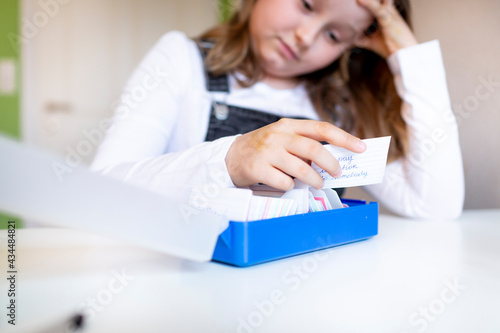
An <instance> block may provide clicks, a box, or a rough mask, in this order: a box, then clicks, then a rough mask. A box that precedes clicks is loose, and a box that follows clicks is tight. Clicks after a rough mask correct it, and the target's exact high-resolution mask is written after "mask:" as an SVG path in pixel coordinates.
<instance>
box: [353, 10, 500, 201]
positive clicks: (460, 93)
mask: <svg viewBox="0 0 500 333" xmlns="http://www.w3.org/2000/svg"><path fill="white" fill-rule="evenodd" d="M412 5H413V9H414V15H413V17H414V28H415V32H416V35H417V37H418V39H419V40H420V41H421V42H425V41H429V40H432V39H439V41H440V43H441V47H442V51H443V58H444V63H445V68H446V71H447V79H448V87H449V91H450V98H451V102H452V106H453V110H454V112H455V114H456V116H457V119H458V122H459V124H460V125H459V132H460V142H461V145H462V153H463V158H464V166H465V181H466V198H465V208H466V209H473V208H500V154H499V152H500V149H499V146H500V134H499V132H500V130H499V128H500V1H499V0H438V1H436V0H414V1H412ZM490 76H491V77H492V80H493V81H494V82H497V86H496V87H494V88H493V89H494V90H493V92H492V93H490V95H489V96H488V97H484V98H482V99H479V98H477V97H476V88H477V87H478V86H479V85H481V84H482V83H481V82H482V81H481V80H482V79H481V78H483V79H485V80H487V81H488V79H489V78H490ZM485 91H486V90H484V88H481V90H480V94H479V96H482V95H481V93H484V92H485ZM475 102H478V103H477V104H475ZM346 195H347V196H349V197H364V198H368V196H367V195H366V194H364V192H362V191H360V190H359V189H356V190H354V189H351V190H349V191H348V193H346Z"/></svg>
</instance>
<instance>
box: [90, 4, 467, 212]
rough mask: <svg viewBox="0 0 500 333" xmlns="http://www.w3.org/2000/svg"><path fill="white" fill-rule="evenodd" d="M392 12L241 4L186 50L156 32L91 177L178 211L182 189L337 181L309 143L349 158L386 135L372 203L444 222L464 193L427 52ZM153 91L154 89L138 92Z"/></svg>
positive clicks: (384, 7)
mask: <svg viewBox="0 0 500 333" xmlns="http://www.w3.org/2000/svg"><path fill="white" fill-rule="evenodd" d="M409 14H410V13H409V4H408V2H407V1H406V0H243V1H242V2H241V8H240V9H239V10H238V11H237V12H236V13H235V14H234V16H233V17H232V19H231V20H230V21H229V22H227V23H225V24H221V25H218V26H216V27H214V28H212V29H211V30H209V31H208V32H206V33H205V34H203V36H201V38H199V39H197V40H196V41H194V40H190V39H188V38H187V37H186V36H185V35H184V34H183V33H181V32H170V33H167V34H166V35H165V36H164V37H163V38H162V39H161V40H160V41H159V42H158V44H157V45H156V46H155V47H154V48H153V50H152V51H151V52H150V53H149V54H148V55H147V56H146V58H145V59H144V60H143V61H142V63H141V64H140V66H139V68H138V69H137V70H136V71H135V72H134V74H133V76H132V78H131V79H130V81H129V82H128V84H127V87H126V89H125V91H124V93H123V95H122V99H121V103H120V105H119V106H118V107H117V109H116V111H115V115H114V117H113V121H112V127H111V128H110V130H109V131H108V133H107V135H106V138H105V140H104V142H103V143H102V144H101V146H100V147H99V150H98V152H97V155H96V157H95V159H94V161H93V164H92V166H91V168H92V169H93V170H97V171H100V172H102V173H103V174H108V175H110V176H112V177H115V178H118V179H121V180H123V181H127V182H130V183H133V184H136V185H138V186H142V187H146V188H149V189H151V190H153V191H156V192H159V193H162V194H164V195H167V196H169V197H171V198H176V199H177V200H180V202H184V203H186V202H187V201H188V198H189V195H190V193H191V191H192V189H193V188H195V187H199V188H205V190H206V188H207V186H208V187H210V186H211V185H216V186H225V187H230V186H238V187H246V186H249V185H252V184H255V183H264V184H267V185H270V186H272V187H275V188H278V189H282V190H289V189H291V188H292V187H293V185H294V181H293V178H292V177H296V178H298V179H300V180H302V181H304V182H305V183H307V184H309V185H311V186H314V187H316V188H320V187H321V185H322V182H323V180H322V178H321V177H320V176H319V174H318V173H316V172H315V171H314V170H313V169H312V168H311V166H310V162H311V161H312V162H314V163H316V164H317V165H318V166H320V167H322V168H323V169H324V170H326V171H327V172H328V173H330V174H331V175H332V176H338V175H340V173H341V171H340V169H339V164H338V162H337V161H336V159H335V158H334V157H333V156H332V155H331V154H330V153H328V152H327V151H326V149H325V148H323V147H322V144H321V143H320V142H321V141H326V142H328V143H330V144H332V145H336V146H339V147H343V148H346V149H349V150H351V151H353V152H358V153H359V152H363V151H364V149H365V148H366V147H365V146H364V144H363V143H362V142H361V141H360V139H359V138H358V137H361V138H369V137H377V136H385V135H391V136H392V143H391V148H390V153H389V155H390V156H389V159H390V160H389V162H390V163H389V165H388V167H387V170H386V177H385V179H384V182H383V183H382V184H377V185H370V186H366V188H365V189H366V190H367V191H368V192H369V193H371V194H372V195H373V196H374V197H375V198H376V199H377V200H378V201H379V202H381V203H382V204H384V205H385V206H386V207H388V208H389V209H391V210H392V211H394V212H395V213H398V214H401V215H404V216H411V217H426V218H428V217H444V218H455V217H457V216H458V215H460V213H461V211H462V204H463V197H464V184H463V183H464V181H463V168H462V159H461V153H460V147H459V140H458V131H457V125H456V122H455V118H454V117H453V113H452V112H451V108H450V102H449V97H448V91H447V86H446V79H445V73H444V69H443V64H442V59H441V54H440V48H439V44H438V42H437V41H432V42H428V43H424V44H418V43H417V41H416V39H415V37H414V35H413V33H412V32H411V30H410V28H409ZM152 82H156V83H157V84H151V83H152Z"/></svg>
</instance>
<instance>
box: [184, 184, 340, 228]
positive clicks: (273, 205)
mask: <svg viewBox="0 0 500 333" xmlns="http://www.w3.org/2000/svg"><path fill="white" fill-rule="evenodd" d="M295 183H296V185H295V188H294V189H292V190H290V191H287V192H284V191H280V190H276V189H274V188H271V187H269V186H266V185H253V186H251V187H250V188H249V189H245V188H222V189H220V191H219V193H218V195H216V196H213V197H212V198H210V199H207V198H206V197H204V199H205V200H203V201H200V200H198V199H199V198H200V197H201V196H199V195H197V194H199V193H198V191H196V190H193V192H192V193H191V197H190V201H189V204H190V205H191V206H193V207H195V208H197V209H201V210H205V211H209V212H212V213H214V214H219V215H225V216H226V217H227V218H228V219H229V220H231V221H240V222H246V221H256V220H265V219H271V218H275V217H283V216H290V215H295V214H304V213H309V212H317V211H323V210H330V209H337V208H343V207H344V206H343V204H342V203H341V202H340V199H339V197H338V195H337V192H335V191H333V190H331V189H323V190H315V189H314V188H311V187H309V186H308V185H307V184H304V183H303V182H301V181H299V180H296V182H295Z"/></svg>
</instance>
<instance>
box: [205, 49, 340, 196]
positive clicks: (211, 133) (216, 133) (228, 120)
mask: <svg viewBox="0 0 500 333" xmlns="http://www.w3.org/2000/svg"><path fill="white" fill-rule="evenodd" d="M197 45H198V48H199V50H200V53H201V55H202V58H203V59H205V57H206V52H207V49H210V48H211V46H212V45H213V43H211V42H206V41H198V42H197ZM205 79H206V88H207V90H208V91H209V92H223V93H229V79H228V76H227V75H226V74H223V75H218V76H216V75H213V74H212V73H210V72H209V71H208V70H207V68H206V67H205ZM281 118H282V117H280V116H277V115H275V114H271V113H267V112H263V111H257V110H252V109H247V108H242V107H239V106H234V105H227V104H225V103H224V102H222V103H221V102H217V101H215V100H213V101H212V106H211V110H210V119H209V122H208V131H207V136H206V137H205V141H214V140H217V139H219V138H222V137H225V136H231V135H236V134H245V133H248V132H251V131H253V130H256V129H258V128H261V127H263V126H266V125H269V124H271V123H274V122H276V121H278V120H280V119H281ZM294 119H306V118H296V117H294ZM335 190H336V191H337V193H338V194H339V196H340V195H342V193H343V192H344V189H335Z"/></svg>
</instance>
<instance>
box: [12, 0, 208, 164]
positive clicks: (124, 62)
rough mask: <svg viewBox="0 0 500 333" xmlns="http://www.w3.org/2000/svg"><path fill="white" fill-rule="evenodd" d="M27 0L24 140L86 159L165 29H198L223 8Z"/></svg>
mask: <svg viewBox="0 0 500 333" xmlns="http://www.w3.org/2000/svg"><path fill="white" fill-rule="evenodd" d="M21 1H22V41H23V42H22V52H23V137H24V140H25V141H26V142H28V143H30V144H33V145H36V146H39V147H43V148H46V149H49V150H53V151H55V152H57V153H59V154H62V155H63V156H66V157H67V158H71V159H72V161H73V162H78V160H79V159H80V163H81V164H88V163H89V162H90V161H91V159H92V157H93V156H94V153H95V148H96V146H97V144H98V142H97V140H98V139H99V135H98V133H97V132H96V130H99V128H100V126H101V125H100V123H101V122H102V120H104V119H108V118H109V117H110V116H111V113H112V111H113V104H114V102H115V101H116V100H117V98H118V96H119V94H120V92H121V89H122V88H123V86H124V85H125V82H126V80H127V78H128V77H129V75H130V74H131V72H132V71H133V69H134V68H135V66H137V64H138V62H139V61H140V60H141V58H142V57H143V56H144V55H145V53H146V52H147V51H148V50H149V49H150V48H151V47H152V46H153V44H154V43H155V42H156V41H157V40H158V39H159V38H160V36H161V35H162V34H164V33H165V32H167V31H169V30H173V29H176V30H182V31H184V32H186V33H187V34H188V36H195V35H196V34H198V33H200V32H201V31H203V30H204V29H206V28H208V27H210V26H211V25H213V24H215V22H216V11H217V8H216V5H215V4H216V3H217V1H216V0H213V1H212V0H208V1H207V0H41V1H40V0H21ZM89 142H90V143H91V144H90V145H89Z"/></svg>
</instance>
